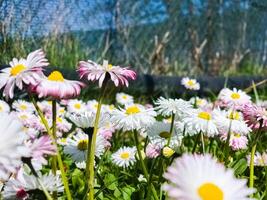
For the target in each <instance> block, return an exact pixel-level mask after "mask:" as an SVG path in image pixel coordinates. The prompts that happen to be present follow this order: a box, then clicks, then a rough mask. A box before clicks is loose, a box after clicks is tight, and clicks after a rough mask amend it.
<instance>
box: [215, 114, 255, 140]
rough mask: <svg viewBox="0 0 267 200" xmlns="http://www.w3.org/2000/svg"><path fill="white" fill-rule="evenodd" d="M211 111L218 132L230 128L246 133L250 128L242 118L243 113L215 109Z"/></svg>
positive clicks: (226, 130) (233, 130)
mask: <svg viewBox="0 0 267 200" xmlns="http://www.w3.org/2000/svg"><path fill="white" fill-rule="evenodd" d="M213 113H214V120H215V124H216V125H217V127H218V129H219V131H220V132H228V131H229V129H230V128H231V131H232V132H236V133H239V134H242V135H247V134H248V133H249V132H250V131H251V129H250V128H249V127H248V126H247V124H246V123H245V121H244V120H243V115H242V113H241V112H238V111H231V110H228V111H224V110H219V109H215V110H214V111H213Z"/></svg>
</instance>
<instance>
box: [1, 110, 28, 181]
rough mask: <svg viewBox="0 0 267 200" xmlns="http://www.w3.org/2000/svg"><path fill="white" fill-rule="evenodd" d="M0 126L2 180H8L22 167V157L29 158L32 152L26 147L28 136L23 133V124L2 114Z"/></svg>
mask: <svg viewBox="0 0 267 200" xmlns="http://www.w3.org/2000/svg"><path fill="white" fill-rule="evenodd" d="M0 124H1V127H0V133H1V137H0V144H1V145H0V179H7V178H8V177H9V175H10V173H14V172H16V171H17V168H18V167H19V166H20V165H21V157H27V156H29V154H30V152H29V149H28V148H27V147H26V146H25V145H24V139H26V138H25V136H26V134H25V133H23V126H22V124H21V122H19V121H18V120H17V119H16V118H14V117H12V116H11V115H9V114H5V113H2V114H1V115H0Z"/></svg>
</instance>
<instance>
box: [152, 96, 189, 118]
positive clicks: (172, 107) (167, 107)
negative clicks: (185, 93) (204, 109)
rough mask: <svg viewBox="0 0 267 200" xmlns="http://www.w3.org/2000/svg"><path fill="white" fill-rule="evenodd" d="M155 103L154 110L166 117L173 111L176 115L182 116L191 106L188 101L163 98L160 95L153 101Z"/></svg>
mask: <svg viewBox="0 0 267 200" xmlns="http://www.w3.org/2000/svg"><path fill="white" fill-rule="evenodd" d="M155 105H156V107H155V110H156V111H157V112H158V113H159V114H161V115H163V116H166V117H167V116H171V115H172V114H173V113H174V114H175V115H176V116H178V117H182V116H183V115H184V114H185V113H187V112H188V111H189V110H190V109H191V108H192V105H190V103H189V102H187V101H184V100H182V99H165V98H163V97H160V98H159V99H158V100H157V101H156V102H155Z"/></svg>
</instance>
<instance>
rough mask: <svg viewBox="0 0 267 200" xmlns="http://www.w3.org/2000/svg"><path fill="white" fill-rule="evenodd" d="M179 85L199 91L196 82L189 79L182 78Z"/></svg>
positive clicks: (198, 85)
mask: <svg viewBox="0 0 267 200" xmlns="http://www.w3.org/2000/svg"><path fill="white" fill-rule="evenodd" d="M181 84H182V85H183V86H184V87H185V88H186V89H189V90H199V89H200V84H199V83H198V82H197V80H196V79H191V78H188V77H184V78H182V80H181Z"/></svg>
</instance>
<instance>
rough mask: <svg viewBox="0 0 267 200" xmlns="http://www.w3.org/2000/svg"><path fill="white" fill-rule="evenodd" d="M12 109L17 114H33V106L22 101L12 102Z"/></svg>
mask: <svg viewBox="0 0 267 200" xmlns="http://www.w3.org/2000/svg"><path fill="white" fill-rule="evenodd" d="M12 107H13V108H14V109H15V110H16V111H18V112H20V111H21V112H29V113H33V112H34V110H35V109H34V106H33V105H32V104H31V103H29V102H27V101H24V100H17V101H14V102H13V104H12Z"/></svg>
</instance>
